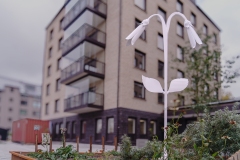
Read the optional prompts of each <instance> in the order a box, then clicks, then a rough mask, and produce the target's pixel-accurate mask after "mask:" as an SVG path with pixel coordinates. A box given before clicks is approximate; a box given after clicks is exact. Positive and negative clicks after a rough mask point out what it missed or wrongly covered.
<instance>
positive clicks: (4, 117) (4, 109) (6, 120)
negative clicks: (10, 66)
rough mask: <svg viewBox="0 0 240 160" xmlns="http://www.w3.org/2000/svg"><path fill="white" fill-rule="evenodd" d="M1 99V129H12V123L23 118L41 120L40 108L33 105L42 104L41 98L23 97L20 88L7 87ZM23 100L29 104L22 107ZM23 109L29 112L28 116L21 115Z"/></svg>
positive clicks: (0, 94)
mask: <svg viewBox="0 0 240 160" xmlns="http://www.w3.org/2000/svg"><path fill="white" fill-rule="evenodd" d="M11 88H13V91H11ZM0 98H1V99H0V128H6V129H11V128H12V122H13V121H16V120H19V119H22V118H33V119H39V118H40V107H35V106H34V104H33V103H34V102H39V103H40V102H41V99H40V97H31V96H23V95H22V94H21V93H20V91H19V88H15V87H10V86H7V87H5V88H4V89H3V90H2V91H1V92H0ZM10 99H11V100H10ZM21 100H24V101H26V102H27V104H26V105H21ZM10 108H11V110H10ZM21 109H22V110H25V111H26V112H27V113H26V115H22V114H20V110H21ZM33 112H36V113H37V115H34V114H33Z"/></svg>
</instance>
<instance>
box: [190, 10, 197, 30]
mask: <svg viewBox="0 0 240 160" xmlns="http://www.w3.org/2000/svg"><path fill="white" fill-rule="evenodd" d="M190 21H191V23H192V25H194V26H195V27H196V26H197V20H196V15H195V14H194V13H191V16H190Z"/></svg>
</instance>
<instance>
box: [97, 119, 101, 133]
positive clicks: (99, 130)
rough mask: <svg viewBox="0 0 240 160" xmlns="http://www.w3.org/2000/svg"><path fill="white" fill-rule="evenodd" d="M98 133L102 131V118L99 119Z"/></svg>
mask: <svg viewBox="0 0 240 160" xmlns="http://www.w3.org/2000/svg"><path fill="white" fill-rule="evenodd" d="M96 133H97V134H100V133H102V119H97V125H96Z"/></svg>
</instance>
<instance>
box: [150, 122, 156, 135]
mask: <svg viewBox="0 0 240 160" xmlns="http://www.w3.org/2000/svg"><path fill="white" fill-rule="evenodd" d="M150 133H151V135H156V122H155V121H151V122H150Z"/></svg>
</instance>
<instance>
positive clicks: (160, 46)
mask: <svg viewBox="0 0 240 160" xmlns="http://www.w3.org/2000/svg"><path fill="white" fill-rule="evenodd" d="M157 43H158V44H157V46H158V48H159V49H161V50H164V44H163V35H162V34H160V33H158V39H157Z"/></svg>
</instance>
